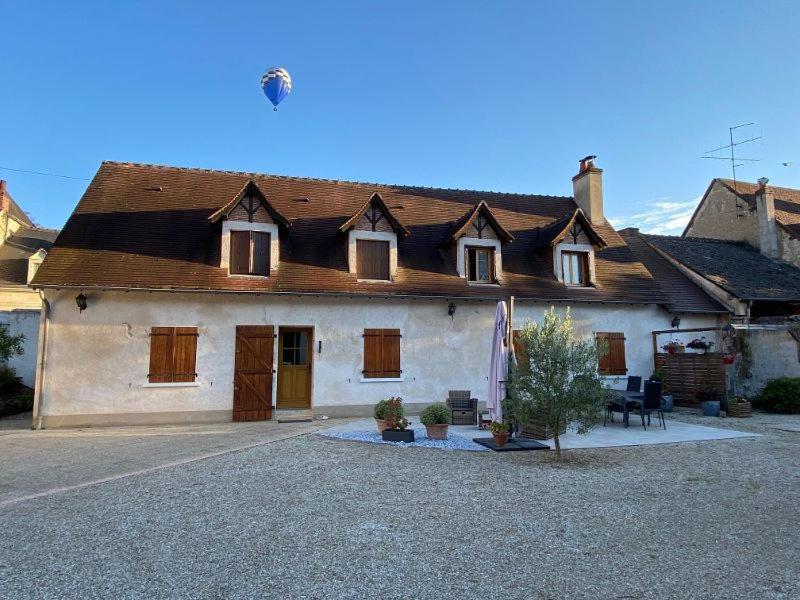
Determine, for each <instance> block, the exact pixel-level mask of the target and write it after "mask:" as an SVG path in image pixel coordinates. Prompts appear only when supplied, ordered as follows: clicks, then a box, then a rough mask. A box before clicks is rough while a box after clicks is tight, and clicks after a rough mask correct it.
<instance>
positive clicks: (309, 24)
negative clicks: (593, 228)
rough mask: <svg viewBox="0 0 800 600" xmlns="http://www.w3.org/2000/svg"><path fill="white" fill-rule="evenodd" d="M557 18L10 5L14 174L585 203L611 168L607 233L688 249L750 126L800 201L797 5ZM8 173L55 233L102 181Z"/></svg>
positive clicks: (628, 9) (426, 6)
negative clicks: (125, 166)
mask: <svg viewBox="0 0 800 600" xmlns="http://www.w3.org/2000/svg"><path fill="white" fill-rule="evenodd" d="M167 4H168V6H167ZM556 4H559V3H552V2H547V3H539V2H493V3H488V2H472V3H470V2H430V1H428V2H411V1H404V2H394V3H379V2H347V1H346V0H342V1H340V2H320V3H310V2H292V1H290V0H284V1H281V2H249V3H248V2H235V1H232V0H231V1H228V2H226V3H224V4H220V3H213V4H212V3H208V4H205V3H201V2H191V3H190V2H186V3H160V2H154V3H147V2H141V3H135V4H134V3H127V4H125V5H123V4H122V3H113V2H97V3H94V4H93V3H90V2H83V3H63V2H58V3H52V4H48V3H45V2H36V3H32V2H18V3H13V2H2V14H3V25H4V26H3V48H4V52H3V60H2V61H0V82H2V87H3V93H2V94H0V115H2V118H0V136H2V144H0V166H3V167H12V168H17V169H29V170H34V171H45V172H50V173H59V174H66V175H72V176H77V177H86V178H90V177H91V176H92V175H93V174H94V172H95V170H96V169H97V167H98V165H99V164H100V162H101V161H102V160H122V161H133V162H147V163H161V164H171V165H180V166H196V167H208V168H219V169H233V170H243V171H260V172H268V173H278V174H287V175H298V176H314V177H327V178H334V179H348V180H362V181H363V180H366V181H380V182H386V183H406V184H415V185H430V186H440V187H458V188H476V189H491V190H499V191H512V192H530V193H541V194H557V195H570V194H571V193H572V188H571V182H570V178H571V176H572V175H574V174H575V172H576V170H577V160H578V159H579V158H580V157H582V156H584V155H586V154H597V155H598V157H599V158H598V164H599V166H601V167H603V168H604V169H605V181H604V183H605V192H606V215H607V216H609V217H611V218H612V219H614V222H615V223H618V224H620V225H629V224H632V223H633V222H638V223H641V224H642V226H643V229H649V230H655V231H662V232H664V231H678V232H679V231H680V229H681V227H680V223H681V222H682V221H685V219H686V218H687V216H688V214H689V213H690V212H691V209H692V208H693V206H694V204H695V203H696V200H697V198H698V197H699V196H700V195H701V194H702V192H703V191H704V190H705V188H706V186H707V185H708V182H709V180H710V179H711V178H712V177H715V176H723V177H727V176H729V174H730V168H729V166H728V165H727V163H724V162H722V161H713V160H702V159H700V158H699V157H700V156H701V155H702V154H703V152H704V151H705V150H708V149H709V148H713V147H715V146H718V145H722V144H723V143H725V141H726V138H727V133H728V130H727V128H728V127H729V126H730V125H734V124H738V123H743V122H750V121H755V122H757V123H758V126H757V127H755V128H753V129H751V130H743V135H762V134H763V136H764V139H763V141H762V142H759V143H756V144H752V145H750V147H749V148H747V149H746V152H747V156H752V157H756V158H759V159H761V162H759V163H752V164H749V165H747V166H745V167H743V168H742V169H741V170H740V174H741V178H742V179H745V180H755V179H757V178H758V177H760V176H762V175H764V176H768V177H770V179H771V181H772V183H774V184H776V185H785V186H796V187H800V148H798V140H799V139H800V120H799V119H798V106H800V102H799V101H800V97H799V96H800V94H799V92H800V60H798V50H797V46H796V38H797V36H796V31H797V26H798V17H800V4H799V3H797V2H736V1H731V0H728V1H726V2H703V3H650V2H610V3H607V2H600V1H596V2H586V3H569V4H566V3H565V6H564V7H556V6H555V5H556ZM278 65H280V66H284V67H285V68H287V69H288V70H289V71H290V73H291V74H292V77H293V80H294V89H293V92H292V94H291V95H290V96H289V98H288V99H287V100H286V101H284V103H283V104H282V105H281V108H280V110H279V111H278V112H277V113H275V112H273V111H272V110H271V106H270V105H269V103H268V102H267V100H266V99H265V98H264V97H263V95H262V93H261V91H260V89H259V86H258V82H259V78H260V76H261V74H262V73H263V71H264V70H265V69H266V68H267V67H270V66H278ZM787 161H790V162H791V161H794V162H795V166H792V167H788V168H787V167H783V166H781V163H782V162H787ZM0 177H3V178H5V179H7V180H8V182H9V189H10V191H11V193H12V195H13V196H14V197H15V198H16V199H17V200H18V201H19V202H20V203H21V204H22V205H23V207H25V208H26V209H28V210H29V212H30V213H31V214H32V216H33V217H34V218H35V219H36V220H37V221H38V222H39V223H41V224H42V225H44V226H50V227H57V226H60V225H61V224H63V222H64V221H65V219H66V218H67V217H68V216H69V214H70V212H71V211H72V209H73V208H74V206H75V204H76V203H77V201H78V199H79V198H80V195H81V193H82V192H83V190H84V189H85V187H86V185H87V183H88V182H87V181H84V180H70V179H61V178H55V177H42V176H36V175H28V174H21V173H15V172H10V171H0ZM634 216H635V217H636V218H635V219H632V217H634ZM667 224H669V225H671V227H666V225H667Z"/></svg>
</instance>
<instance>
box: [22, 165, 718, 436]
mask: <svg viewBox="0 0 800 600" xmlns="http://www.w3.org/2000/svg"><path fill="white" fill-rule="evenodd" d="M573 191H574V197H556V196H536V195H526V194H502V193H494V192H479V191H468V190H453V189H435V188H422V187H410V186H397V185H383V184H372V183H352V182H344V181H331V180H319V179H302V178H294V177H279V176H271V175H259V174H251V173H237V172H223V171H211V170H202V169H183V168H173V167H160V166H152V165H139V164H130V163H113V162H105V163H103V164H102V166H101V167H100V169H99V171H98V173H97V175H96V176H95V178H94V179H93V180H92V182H91V183H90V185H89V187H88V189H87V190H86V192H85V194H84V195H83V197H82V198H81V200H80V202H79V203H78V206H77V207H76V209H75V211H74V212H73V214H72V216H71V217H70V219H69V220H68V222H67V224H66V225H65V227H64V230H63V231H62V233H61V235H60V236H59V238H58V240H57V242H56V244H55V245H54V246H53V248H52V249H51V250H50V252H49V253H48V256H47V258H46V259H45V261H44V263H43V264H42V266H41V268H40V269H39V271H38V272H37V274H36V276H35V277H34V279H33V282H32V285H33V287H34V288H36V289H39V290H42V291H43V293H44V295H45V297H46V299H47V301H48V306H49V307H50V310H49V315H48V318H47V319H45V320H43V324H42V333H41V338H42V339H45V340H46V343H45V344H43V347H42V348H40V354H41V363H42V364H43V365H44V370H43V373H41V374H40V377H41V381H42V385H41V386H39V389H38V390H37V397H36V407H35V409H34V410H35V414H34V424H35V426H69V425H73V426H74V425H90V424H113V423H163V422H176V421H183V422H186V421H210V420H230V419H234V420H255V419H266V418H271V417H274V416H275V413H274V411H273V405H274V407H275V408H276V409H277V410H278V411H280V412H283V413H284V414H285V415H291V416H294V415H308V414H310V413H311V412H313V413H314V414H317V415H319V414H327V415H332V416H336V415H368V414H370V412H371V407H372V405H373V404H374V403H375V402H376V401H377V400H379V399H381V398H385V397H387V396H390V395H392V396H401V397H402V398H404V400H405V402H406V403H407V404H408V405H409V408H410V409H411V410H415V409H418V408H420V407H422V406H424V405H426V404H429V403H431V402H437V401H442V400H443V399H444V398H445V396H446V394H447V391H448V390H449V389H469V390H471V391H472V393H473V395H475V396H476V397H478V398H479V399H481V400H483V399H485V397H486V393H487V385H488V383H487V381H488V373H489V355H490V346H491V339H492V331H493V318H494V313H495V303H496V302H497V301H498V300H508V299H509V298H510V297H512V296H513V297H514V299H515V303H514V315H513V319H514V325H515V327H520V326H521V325H522V324H523V323H524V321H526V320H528V319H540V318H541V316H542V314H543V312H544V311H545V310H547V308H548V307H550V306H553V305H554V306H556V307H557V308H558V309H559V310H564V309H566V308H567V307H570V308H571V310H572V314H573V318H574V322H575V326H576V328H577V330H578V332H580V333H581V334H584V335H587V336H591V335H596V336H597V337H601V338H604V339H607V340H609V343H610V345H611V348H610V353H609V356H607V357H606V358H605V359H604V361H603V364H602V369H603V374H604V375H605V376H607V377H608V378H609V380H610V381H612V382H614V383H615V384H617V385H619V384H620V383H621V384H622V385H624V382H620V381H619V378H621V377H624V376H625V375H626V374H633V375H642V376H644V377H646V376H648V375H649V374H650V373H651V371H652V369H653V360H654V357H653V342H652V338H653V336H652V331H653V330H663V329H668V328H669V327H670V323H671V322H672V320H673V318H674V317H675V316H678V315H680V316H681V318H682V322H683V325H684V326H686V327H716V326H718V325H719V324H720V323H721V321H722V320H723V319H724V318H725V316H726V315H727V311H726V309H725V308H723V307H721V306H720V305H719V304H718V303H716V302H715V301H713V300H712V299H711V298H710V297H709V296H708V295H707V294H705V293H703V292H702V291H700V290H698V289H696V288H695V287H694V286H693V285H692V284H691V283H689V282H688V281H685V280H682V283H681V285H682V286H684V287H685V289H687V290H691V293H689V294H681V295H677V296H676V295H675V294H673V293H672V291H673V287H672V286H664V285H662V284H661V283H660V282H659V281H657V279H654V277H653V275H651V272H650V271H648V269H647V268H646V267H645V265H643V264H642V262H641V261H640V260H638V259H637V258H636V257H635V256H634V255H633V254H632V253H631V250H630V248H629V247H628V245H626V243H625V240H624V239H623V238H621V237H620V236H619V234H618V233H617V232H616V231H615V230H614V229H613V228H612V227H611V226H610V225H609V223H608V222H607V221H606V219H605V217H604V214H603V191H602V170H600V169H599V168H597V167H596V166H595V165H594V163H593V160H592V158H588V157H587V159H584V160H583V161H581V168H580V171H579V173H578V174H577V175H576V176H575V177H574V178H573Z"/></svg>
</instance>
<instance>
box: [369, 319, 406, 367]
mask: <svg viewBox="0 0 800 600" xmlns="http://www.w3.org/2000/svg"><path fill="white" fill-rule="evenodd" d="M363 372H364V378H378V377H400V374H401V373H402V370H401V369H400V330H399V329H365V330H364V371H363Z"/></svg>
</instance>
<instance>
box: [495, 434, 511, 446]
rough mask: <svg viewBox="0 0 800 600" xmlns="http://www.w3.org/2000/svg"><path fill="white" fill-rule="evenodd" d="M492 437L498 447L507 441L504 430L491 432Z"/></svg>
mask: <svg viewBox="0 0 800 600" xmlns="http://www.w3.org/2000/svg"><path fill="white" fill-rule="evenodd" d="M492 438H494V445H495V446H497V447H498V448H501V447H503V446H505V445H506V442H508V432H507V431H504V432H503V433H494V432H493V433H492Z"/></svg>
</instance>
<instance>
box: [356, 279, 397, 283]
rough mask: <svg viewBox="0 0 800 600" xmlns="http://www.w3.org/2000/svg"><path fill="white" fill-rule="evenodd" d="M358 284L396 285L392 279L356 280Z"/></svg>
mask: <svg viewBox="0 0 800 600" xmlns="http://www.w3.org/2000/svg"><path fill="white" fill-rule="evenodd" d="M356 281H357V282H358V283H394V282H393V281H392V280H391V279H356Z"/></svg>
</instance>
